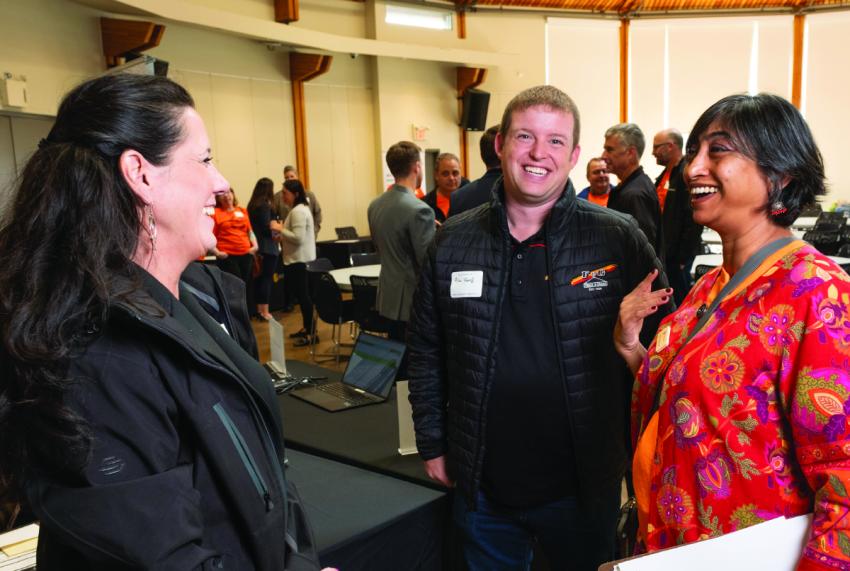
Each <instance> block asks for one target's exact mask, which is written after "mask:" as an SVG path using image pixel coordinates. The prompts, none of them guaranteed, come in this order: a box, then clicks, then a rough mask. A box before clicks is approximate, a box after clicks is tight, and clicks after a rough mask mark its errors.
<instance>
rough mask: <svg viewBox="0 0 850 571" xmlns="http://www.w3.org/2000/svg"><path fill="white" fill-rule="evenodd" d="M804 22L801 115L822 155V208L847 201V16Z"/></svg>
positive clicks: (849, 189) (815, 17)
mask: <svg viewBox="0 0 850 571" xmlns="http://www.w3.org/2000/svg"><path fill="white" fill-rule="evenodd" d="M806 22H807V23H808V58H806V59H807V61H808V69H807V70H805V71H804V73H803V78H804V79H805V80H806V82H805V84H804V85H803V92H804V94H805V114H806V120H807V121H808V123H809V127H811V129H812V133H813V134H814V136H815V141H816V142H817V144H818V147H820V151H821V153H822V154H823V159H824V165H825V167H826V176H827V180H828V183H829V187H830V191H829V196H828V197H827V199H826V200H825V201H824V203H825V204H824V206H825V207H828V206H831V205H832V203H833V202H838V201H844V202H850V165H848V162H847V151H846V150H845V147H846V146H847V137H848V133H850V113H848V111H847V107H848V105H847V101H848V93H850V74H848V73H847V71H848V69H850V66H848V64H847V53H848V52H850V14H848V13H846V12H832V13H829V14H811V15H808V16H806Z"/></svg>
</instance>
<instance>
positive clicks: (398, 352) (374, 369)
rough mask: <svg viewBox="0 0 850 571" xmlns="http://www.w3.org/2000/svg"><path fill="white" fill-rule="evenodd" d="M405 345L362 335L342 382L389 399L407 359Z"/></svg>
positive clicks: (355, 345) (352, 353)
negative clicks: (401, 367) (397, 374)
mask: <svg viewBox="0 0 850 571" xmlns="http://www.w3.org/2000/svg"><path fill="white" fill-rule="evenodd" d="M404 350H405V346H404V343H400V342H398V341H393V340H392V339H384V338H383V337H376V336H375V335H370V334H368V333H360V335H358V336H357V342H356V343H355V344H354V350H353V351H352V352H351V358H350V359H349V360H348V367H346V369H345V373H343V375H342V382H343V383H344V384H346V385H348V386H351V387H354V388H358V389H360V390H363V391H366V392H367V393H371V394H373V395H378V396H380V397H382V398H387V396H388V395H389V394H390V390H391V389H392V386H393V381H394V380H395V375H396V372H397V371H398V367H399V365H401V358H402V357H403V356H404Z"/></svg>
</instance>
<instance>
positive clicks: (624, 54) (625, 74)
mask: <svg viewBox="0 0 850 571" xmlns="http://www.w3.org/2000/svg"><path fill="white" fill-rule="evenodd" d="M629 23H630V20H629V19H628V18H623V19H622V20H620V122H621V123H625V122H626V121H628V119H629Z"/></svg>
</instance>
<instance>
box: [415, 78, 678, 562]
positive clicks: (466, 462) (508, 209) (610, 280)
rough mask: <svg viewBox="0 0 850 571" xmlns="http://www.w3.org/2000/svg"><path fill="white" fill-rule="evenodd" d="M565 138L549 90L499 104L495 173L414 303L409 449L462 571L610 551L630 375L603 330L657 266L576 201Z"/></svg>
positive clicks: (610, 215)
mask: <svg viewBox="0 0 850 571" xmlns="http://www.w3.org/2000/svg"><path fill="white" fill-rule="evenodd" d="M578 136H579V116H578V110H577V109H576V107H575V104H574V103H573V101H572V100H571V99H570V98H569V97H568V96H567V95H566V94H564V93H563V92H561V91H559V90H558V89H556V88H554V87H536V88H532V89H529V90H526V91H524V92H522V93H520V94H519V95H518V96H517V97H515V98H514V99H513V100H512V101H511V102H510V103H509V104H508V107H507V109H506V110H505V114H504V116H503V118H502V124H501V129H500V132H499V135H498V136H497V140H496V149H497V151H498V152H499V156H500V157H501V161H502V171H503V173H504V174H503V178H502V179H500V180H499V181H498V182H497V183H496V184H495V186H494V187H493V192H492V198H491V201H490V203H489V204H485V205H482V206H480V207H478V208H475V209H473V210H470V211H468V212H465V213H463V214H461V215H459V216H457V217H453V218H451V219H450V220H448V221H447V222H446V223H445V224H444V225H443V227H442V229H441V230H440V231H438V233H437V235H436V237H435V239H434V241H433V242H432V244H431V247H430V249H429V252H428V256H427V257H426V260H425V264H424V267H423V270H422V274H421V278H420V282H419V286H418V289H417V292H416V295H415V297H414V306H413V313H412V318H411V321H410V337H409V346H410V401H411V403H412V405H413V419H414V423H415V427H416V439H417V446H418V448H419V453H420V455H421V456H422V458H423V459H424V460H425V464H426V470H427V472H428V474H429V476H431V477H432V478H433V479H435V480H437V481H440V482H442V483H443V484H445V485H447V486H452V485H454V484H455V483H456V484H457V493H456V497H455V508H454V517H455V520H456V522H457V523H458V525H459V527H460V529H461V531H462V533H463V540H464V553H465V557H466V560H467V563H468V565H469V567H470V569H472V570H477V569H482V570H483V569H486V570H494V569H527V568H528V566H529V563H530V560H531V545H532V542H533V540H535V539H536V540H537V541H538V542H539V544H540V546H541V547H542V549H543V550H544V552H545V553H546V556H547V559H548V560H549V564H550V567H551V568H552V569H569V570H572V569H578V570H584V569H588V570H590V569H596V567H597V565H599V564H600V563H602V562H603V561H606V560H610V559H612V558H613V555H614V552H613V549H614V525H615V519H616V515H617V512H618V506H619V497H620V482H621V480H622V477H623V473H624V471H625V469H626V465H627V463H628V460H629V457H630V454H629V450H628V444H627V442H628V438H627V435H628V422H627V420H628V406H629V394H630V390H631V381H632V379H631V378H630V377H629V375H628V373H627V372H626V368H625V364H624V363H623V362H622V361H621V360H620V358H619V357H618V356H617V354H616V352H615V351H614V346H613V342H612V332H613V329H614V324H615V322H616V319H617V313H618V310H619V306H620V302H621V300H622V298H623V297H624V296H625V295H626V294H628V293H629V292H630V291H631V290H632V289H633V288H634V287H635V286H636V285H637V284H638V283H639V282H640V281H641V280H642V279H644V278H645V277H646V276H647V274H649V273H650V272H651V271H653V270H654V269H656V268H658V269H660V268H661V267H662V266H661V264H660V262H659V261H658V259H657V258H656V256H655V252H654V251H653V249H652V247H651V246H650V245H649V243H648V242H647V239H646V236H645V235H644V234H643V233H642V232H641V231H640V230H639V229H638V227H637V224H636V223H635V221H634V219H632V218H631V217H629V216H627V215H623V214H620V213H617V212H613V211H610V210H608V209H604V208H600V207H598V206H596V205H594V204H591V203H589V202H585V201H579V200H576V196H575V191H574V190H573V186H572V183H571V182H570V181H569V179H568V177H569V173H570V170H571V169H572V168H573V166H574V165H575V164H576V162H577V160H578V157H579V147H578ZM666 285H667V284H666V281H665V280H664V278H663V277H660V278H659V279H658V280H656V284H655V286H656V287H666ZM669 305H670V303H668V305H667V306H664V307H662V308H661V309H660V311H658V312H657V313H656V315H655V316H653V318H650V319H648V320H647V325H646V329H645V331H644V334H645V336H647V337H648V338H650V339H651V336H652V335H653V334H654V329H655V327H657V324H658V321H659V320H660V317H661V316H662V315H665V314H666V313H668V312H669V310H670V309H671V308H670V307H668V306H669Z"/></svg>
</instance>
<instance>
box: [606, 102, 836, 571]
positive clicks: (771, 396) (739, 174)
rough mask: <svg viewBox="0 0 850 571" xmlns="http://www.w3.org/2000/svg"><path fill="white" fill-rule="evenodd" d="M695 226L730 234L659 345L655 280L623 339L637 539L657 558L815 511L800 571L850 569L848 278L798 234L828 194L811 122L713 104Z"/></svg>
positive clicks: (627, 314) (796, 115) (696, 187)
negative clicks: (643, 333)
mask: <svg viewBox="0 0 850 571" xmlns="http://www.w3.org/2000/svg"><path fill="white" fill-rule="evenodd" d="M686 149H687V154H686V156H685V161H686V164H685V169H684V177H685V182H686V184H687V186H688V190H689V191H690V196H691V205H692V206H693V216H694V221H696V222H697V223H699V224H703V225H705V226H708V227H709V228H711V229H712V230H715V231H716V232H717V233H718V234H720V238H721V240H722V242H723V263H722V265H721V266H719V267H717V268H715V269H713V270H711V271H710V272H708V273H707V274H705V275H704V276H703V277H702V278H700V280H699V281H697V283H696V284H695V285H694V287H693V288H692V289H691V290H690V292H689V293H688V295H687V296H686V297H685V299H684V300H683V302H682V305H681V306H680V307H679V309H678V310H677V311H676V312H675V313H673V314H671V315H669V316H667V318H666V319H664V320H663V321H662V322H661V325H660V327H659V329H658V334H657V335H656V337H655V340H654V341H653V342H652V343H651V344H650V346H649V347H648V348H644V347H643V346H642V345H641V343H640V340H639V339H638V333H639V331H640V328H641V324H642V322H643V318H644V317H645V316H647V315H649V314H652V313H654V312H655V311H656V308H657V307H659V306H660V305H661V304H662V303H664V302H665V301H666V300H667V299H669V297H670V294H671V292H670V290H658V291H654V292H653V291H650V289H651V287H650V284H651V281H652V279H653V278H654V277H655V274H654V273H652V274H650V275H649V276H647V278H646V279H645V280H644V283H642V284H641V285H639V286H638V287H637V288H636V289H635V291H634V292H632V293H631V294H629V295H628V296H626V298H625V299H624V300H623V302H622V304H621V306H620V319H619V322H618V324H617V330H616V333H615V337H614V341H615V346H616V347H617V350H618V351H619V353H620V354H621V355H622V356H623V358H624V359H625V360H626V362H627V363H628V364H629V366H630V368H631V370H632V371H633V372H634V373H635V374H636V375H637V378H636V382H635V385H634V393H633V397H632V414H633V423H632V426H633V432H632V436H633V438H634V444H635V448H634V450H635V458H634V463H633V475H634V490H635V497H636V498H637V504H638V516H639V517H638V519H639V522H640V524H639V533H638V536H639V539H640V542H641V543H642V544H643V547H644V549H646V550H648V551H656V550H658V549H664V548H667V547H672V546H675V545H679V544H683V543H690V542H693V541H699V540H701V539H704V538H708V537H716V536H718V535H722V534H725V533H729V532H733V531H736V530H740V529H743V528H745V527H748V526H751V525H754V524H757V523H761V522H763V521H767V520H771V519H774V518H781V517H793V516H799V515H803V514H808V513H811V512H814V518H813V520H812V523H811V529H810V531H809V533H807V535H806V538H805V542H804V544H803V546H802V550H801V554H800V558H799V561H798V562H797V564H796V566H795V569H798V570H814V569H848V568H850V549H848V548H847V542H848V537H850V535H849V534H850V507H848V494H847V491H848V490H850V303H848V299H849V298H848V296H850V277H848V276H847V274H846V273H845V272H844V271H843V270H842V269H841V268H840V267H838V265H836V264H835V262H834V261H832V260H830V259H829V258H828V257H827V256H824V255H823V254H821V253H820V252H818V251H817V250H816V249H815V248H813V247H812V246H811V245H809V244H806V243H805V242H803V241H802V240H797V239H795V238H794V236H793V234H792V233H791V231H790V230H789V226H790V225H791V224H792V223H793V222H794V220H796V218H797V216H799V214H800V212H801V211H802V210H803V209H804V208H805V207H807V206H810V205H812V204H814V203H815V200H816V198H817V197H818V196H821V195H823V194H825V192H826V189H825V186H824V168H823V161H822V159H821V154H820V152H819V151H818V148H817V145H816V144H815V140H814V137H813V136H812V133H811V131H810V130H809V127H808V125H807V124H806V122H805V120H804V119H803V117H802V115H800V112H799V111H798V110H797V109H796V108H795V107H794V106H793V105H791V103H789V102H788V101H786V100H784V99H782V98H781V97H778V96H776V95H770V94H759V95H731V96H729V97H725V98H723V99H721V100H720V101H718V102H717V103H715V104H714V105H712V106H711V107H709V108H708V109H707V110H706V111H705V112H704V113H703V114H702V116H700V118H699V119H698V120H697V122H696V124H695V125H694V128H693V129H692V130H691V134H690V136H689V137H688V142H687V146H686Z"/></svg>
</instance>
